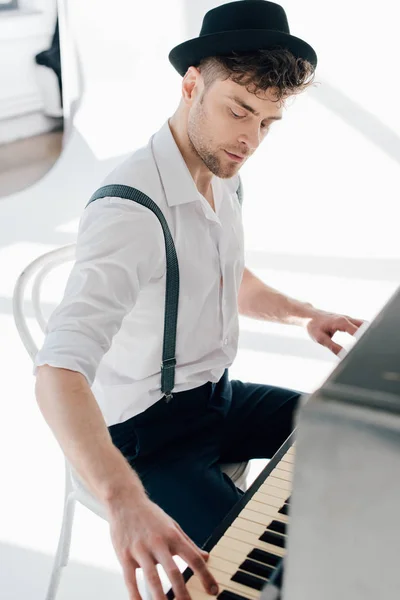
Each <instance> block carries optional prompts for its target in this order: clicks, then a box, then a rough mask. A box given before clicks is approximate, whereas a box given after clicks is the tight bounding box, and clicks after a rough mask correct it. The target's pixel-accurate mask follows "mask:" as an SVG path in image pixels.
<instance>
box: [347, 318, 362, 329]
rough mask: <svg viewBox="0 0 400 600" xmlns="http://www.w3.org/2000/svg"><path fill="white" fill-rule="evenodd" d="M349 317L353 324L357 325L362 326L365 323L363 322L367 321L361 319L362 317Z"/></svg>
mask: <svg viewBox="0 0 400 600" xmlns="http://www.w3.org/2000/svg"><path fill="white" fill-rule="evenodd" d="M347 319H348V320H349V321H350V322H351V323H353V325H355V326H356V327H361V325H363V323H365V321H363V320H361V319H353V318H352V317H347Z"/></svg>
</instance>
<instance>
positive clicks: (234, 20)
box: [168, 0, 317, 76]
mask: <svg viewBox="0 0 400 600" xmlns="http://www.w3.org/2000/svg"><path fill="white" fill-rule="evenodd" d="M277 46H280V47H283V48H286V49H287V50H290V51H291V52H292V53H293V54H294V56H295V57H296V58H304V59H305V60H308V61H309V62H310V63H311V64H312V65H313V66H314V67H316V66H317V55H316V52H315V50H314V49H313V48H312V47H311V46H310V45H309V44H307V42H305V41H304V40H301V39H300V38H298V37H295V36H293V35H291V34H290V30H289V23H288V20H287V16H286V13H285V11H284V9H283V8H282V6H280V5H279V4H276V3H275V2H268V1H267V0H237V1H235V2H228V3H226V4H222V5H221V6H217V7H216V8H213V9H212V10H209V11H208V12H207V13H206V14H205V16H204V19H203V24H202V27H201V31H200V35H199V37H197V38H193V39H191V40H188V41H186V42H183V43H182V44H179V45H178V46H175V48H173V49H172V50H171V52H170V53H169V55H168V58H169V60H170V62H171V64H172V65H173V66H174V67H175V69H176V70H177V71H178V73H179V74H180V75H182V76H183V75H185V73H186V71H187V70H188V68H189V67H190V66H192V65H193V66H197V65H198V64H199V63H200V61H201V60H202V59H203V58H206V57H208V56H224V55H225V56H226V55H229V54H231V53H232V51H235V52H251V51H255V50H260V49H271V48H274V47H277Z"/></svg>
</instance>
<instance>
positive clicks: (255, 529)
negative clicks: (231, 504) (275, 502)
mask: <svg viewBox="0 0 400 600" xmlns="http://www.w3.org/2000/svg"><path fill="white" fill-rule="evenodd" d="M242 513H243V511H242ZM242 513H240V517H238V518H237V519H235V520H234V522H233V523H232V525H234V526H235V527H237V528H238V529H243V531H250V532H251V533H254V534H255V535H258V536H260V535H261V534H262V533H264V531H265V529H266V526H267V524H268V522H272V521H273V517H269V519H265V520H264V521H263V523H254V521H249V520H248V519H245V518H244V516H243V514H242Z"/></svg>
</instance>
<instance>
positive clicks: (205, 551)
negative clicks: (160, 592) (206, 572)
mask: <svg viewBox="0 0 400 600" xmlns="http://www.w3.org/2000/svg"><path fill="white" fill-rule="evenodd" d="M174 523H175V525H176V526H177V528H178V529H179V531H180V532H181V533H182V535H183V536H184V537H185V538H186V539H187V541H188V542H190V543H191V544H193V547H194V548H195V550H198V551H199V552H201V553H202V554H203V556H204V557H205V559H206V560H208V558H209V557H210V553H209V552H207V550H203V549H202V548H200V547H199V546H197V545H196V544H195V543H194V541H193V540H192V539H191V538H190V537H189V536H188V535H187V533H186V532H185V531H183V529H182V527H181V526H180V525H179V523H177V522H176V521H174Z"/></svg>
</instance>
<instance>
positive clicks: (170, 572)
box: [108, 496, 218, 600]
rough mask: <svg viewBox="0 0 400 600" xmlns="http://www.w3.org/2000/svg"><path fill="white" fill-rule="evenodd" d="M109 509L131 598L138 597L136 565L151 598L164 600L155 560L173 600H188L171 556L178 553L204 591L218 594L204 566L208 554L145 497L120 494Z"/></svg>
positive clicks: (114, 541) (211, 577)
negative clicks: (159, 565)
mask: <svg viewBox="0 0 400 600" xmlns="http://www.w3.org/2000/svg"><path fill="white" fill-rule="evenodd" d="M108 510H109V524H110V533H111V540H112V543H113V546H114V549H115V551H116V554H117V557H118V560H119V561H120V563H121V565H122V568H123V573H124V579H125V583H126V586H127V588H128V592H129V598H130V600H141V596H140V594H139V591H138V586H137V581H136V569H137V568H139V567H141V568H142V569H143V573H144V576H145V578H146V581H147V583H148V586H149V588H150V591H151V594H152V596H153V600H165V594H164V591H163V588H162V585H161V581H160V578H159V575H158V571H157V567H156V565H157V564H158V563H159V564H161V565H162V567H163V568H164V570H165V572H166V574H167V576H168V578H169V580H170V582H171V585H172V588H173V590H174V594H175V598H176V600H189V599H190V595H189V592H188V591H187V588H186V585H185V582H184V579H183V576H182V573H181V572H180V570H179V569H178V567H177V565H176V563H175V561H174V559H173V558H172V557H173V556H174V555H178V556H180V557H181V558H182V559H183V560H184V561H185V562H186V563H187V565H188V566H189V567H190V568H191V569H192V571H193V572H194V573H196V575H198V577H199V578H200V579H201V581H202V582H203V585H204V589H205V591H206V593H208V594H213V595H216V594H217V593H218V584H217V582H216V580H215V579H214V577H213V576H212V575H211V573H210V571H209V570H208V569H207V566H206V561H207V559H208V553H207V552H205V551H204V550H201V548H199V547H198V546H196V544H195V543H194V542H193V541H192V540H191V539H190V538H189V537H188V536H187V535H186V533H185V532H184V531H183V530H182V529H181V527H180V526H179V524H178V523H177V522H176V521H174V519H172V518H171V517H170V516H169V515H167V514H166V513H165V512H164V511H163V510H162V509H161V508H160V507H159V506H157V504H155V503H154V502H152V501H151V500H149V498H148V497H147V496H143V497H141V498H140V500H138V498H137V497H136V499H132V496H130V497H125V498H123V497H120V498H119V499H118V501H114V502H113V504H112V507H111V508H110V507H109V508H108ZM213 586H215V589H213Z"/></svg>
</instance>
